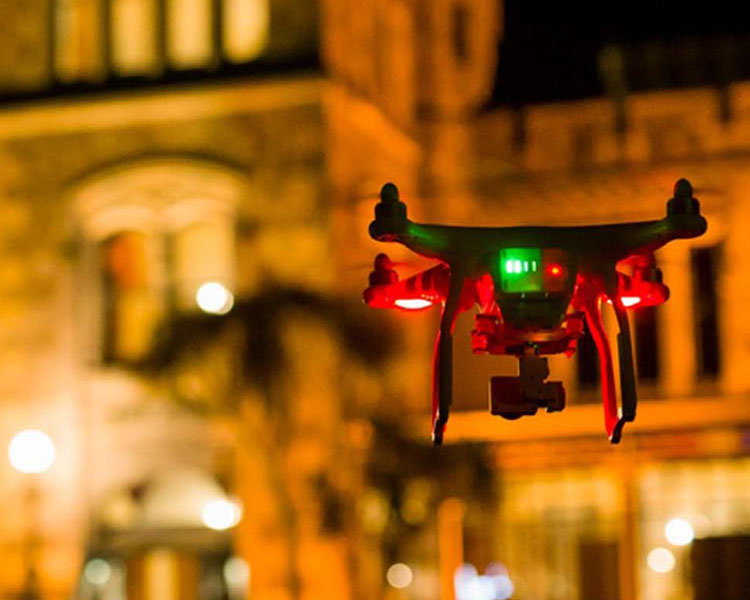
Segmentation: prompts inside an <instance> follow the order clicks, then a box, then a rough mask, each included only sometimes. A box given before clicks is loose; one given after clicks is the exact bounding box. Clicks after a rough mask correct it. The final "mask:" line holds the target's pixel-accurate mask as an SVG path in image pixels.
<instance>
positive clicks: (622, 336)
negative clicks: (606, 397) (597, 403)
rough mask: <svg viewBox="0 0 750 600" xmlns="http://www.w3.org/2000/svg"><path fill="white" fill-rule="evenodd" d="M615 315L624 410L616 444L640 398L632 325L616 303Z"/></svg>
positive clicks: (633, 415)
mask: <svg viewBox="0 0 750 600" xmlns="http://www.w3.org/2000/svg"><path fill="white" fill-rule="evenodd" d="M613 306H614V309H615V316H616V317H617V326H618V328H619V330H620V331H619V333H618V334H617V354H618V356H619V358H620V396H621V400H620V403H621V404H622V412H621V414H620V418H619V419H618V421H617V425H615V428H614V431H613V432H612V443H613V444H616V443H617V442H619V441H620V437H621V436H622V428H623V427H624V426H625V423H628V422H632V421H634V420H635V410H636V405H637V403H638V398H637V396H636V391H635V371H634V369H633V346H632V344H631V341H630V325H629V323H628V315H627V313H626V312H625V309H624V308H623V307H622V306H621V305H619V303H617V302H615V303H614V305H613Z"/></svg>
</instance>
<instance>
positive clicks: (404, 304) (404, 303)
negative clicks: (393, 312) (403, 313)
mask: <svg viewBox="0 0 750 600" xmlns="http://www.w3.org/2000/svg"><path fill="white" fill-rule="evenodd" d="M393 303H394V304H395V305H396V306H398V307H399V308H403V309H404V310H422V309H424V308H429V307H430V306H432V301H430V300H427V299H425V298H399V299H398V300H394V301H393Z"/></svg>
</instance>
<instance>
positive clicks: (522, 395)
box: [490, 354, 565, 420]
mask: <svg viewBox="0 0 750 600" xmlns="http://www.w3.org/2000/svg"><path fill="white" fill-rule="evenodd" d="M518 362H519V365H520V375H519V376H518V377H493V378H491V379H490V412H491V413H492V414H493V415H500V416H501V417H503V418H504V419H510V420H514V419H518V418H520V417H523V416H524V415H534V414H536V411H537V410H538V409H540V408H545V409H546V410H547V412H557V411H561V410H562V409H564V408H565V389H564V388H563V384H562V382H560V381H544V380H545V379H546V378H547V377H549V367H548V366H547V359H546V358H542V357H540V356H536V355H534V354H531V355H525V356H521V357H519V358H518Z"/></svg>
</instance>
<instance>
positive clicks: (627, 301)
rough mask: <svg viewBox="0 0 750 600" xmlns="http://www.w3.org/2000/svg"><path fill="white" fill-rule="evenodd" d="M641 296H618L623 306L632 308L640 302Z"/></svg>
mask: <svg viewBox="0 0 750 600" xmlns="http://www.w3.org/2000/svg"><path fill="white" fill-rule="evenodd" d="M642 300H643V299H642V298H641V297H640V296H620V303H621V304H622V305H623V306H624V307H625V308H632V307H633V306H637V305H638V304H640V303H641V302H642Z"/></svg>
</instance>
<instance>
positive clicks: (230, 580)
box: [223, 556, 250, 591]
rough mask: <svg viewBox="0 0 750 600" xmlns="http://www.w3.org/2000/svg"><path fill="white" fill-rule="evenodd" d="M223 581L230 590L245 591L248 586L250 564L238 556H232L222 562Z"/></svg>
mask: <svg viewBox="0 0 750 600" xmlns="http://www.w3.org/2000/svg"><path fill="white" fill-rule="evenodd" d="M223 571H224V581H226V583H227V587H229V588H230V589H232V590H238V591H246V590H247V589H248V587H249V586H250V565H248V564H247V562H246V561H245V560H243V559H242V558H240V557H239V556H232V557H231V558H229V559H227V561H226V562H225V563H224V569H223Z"/></svg>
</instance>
